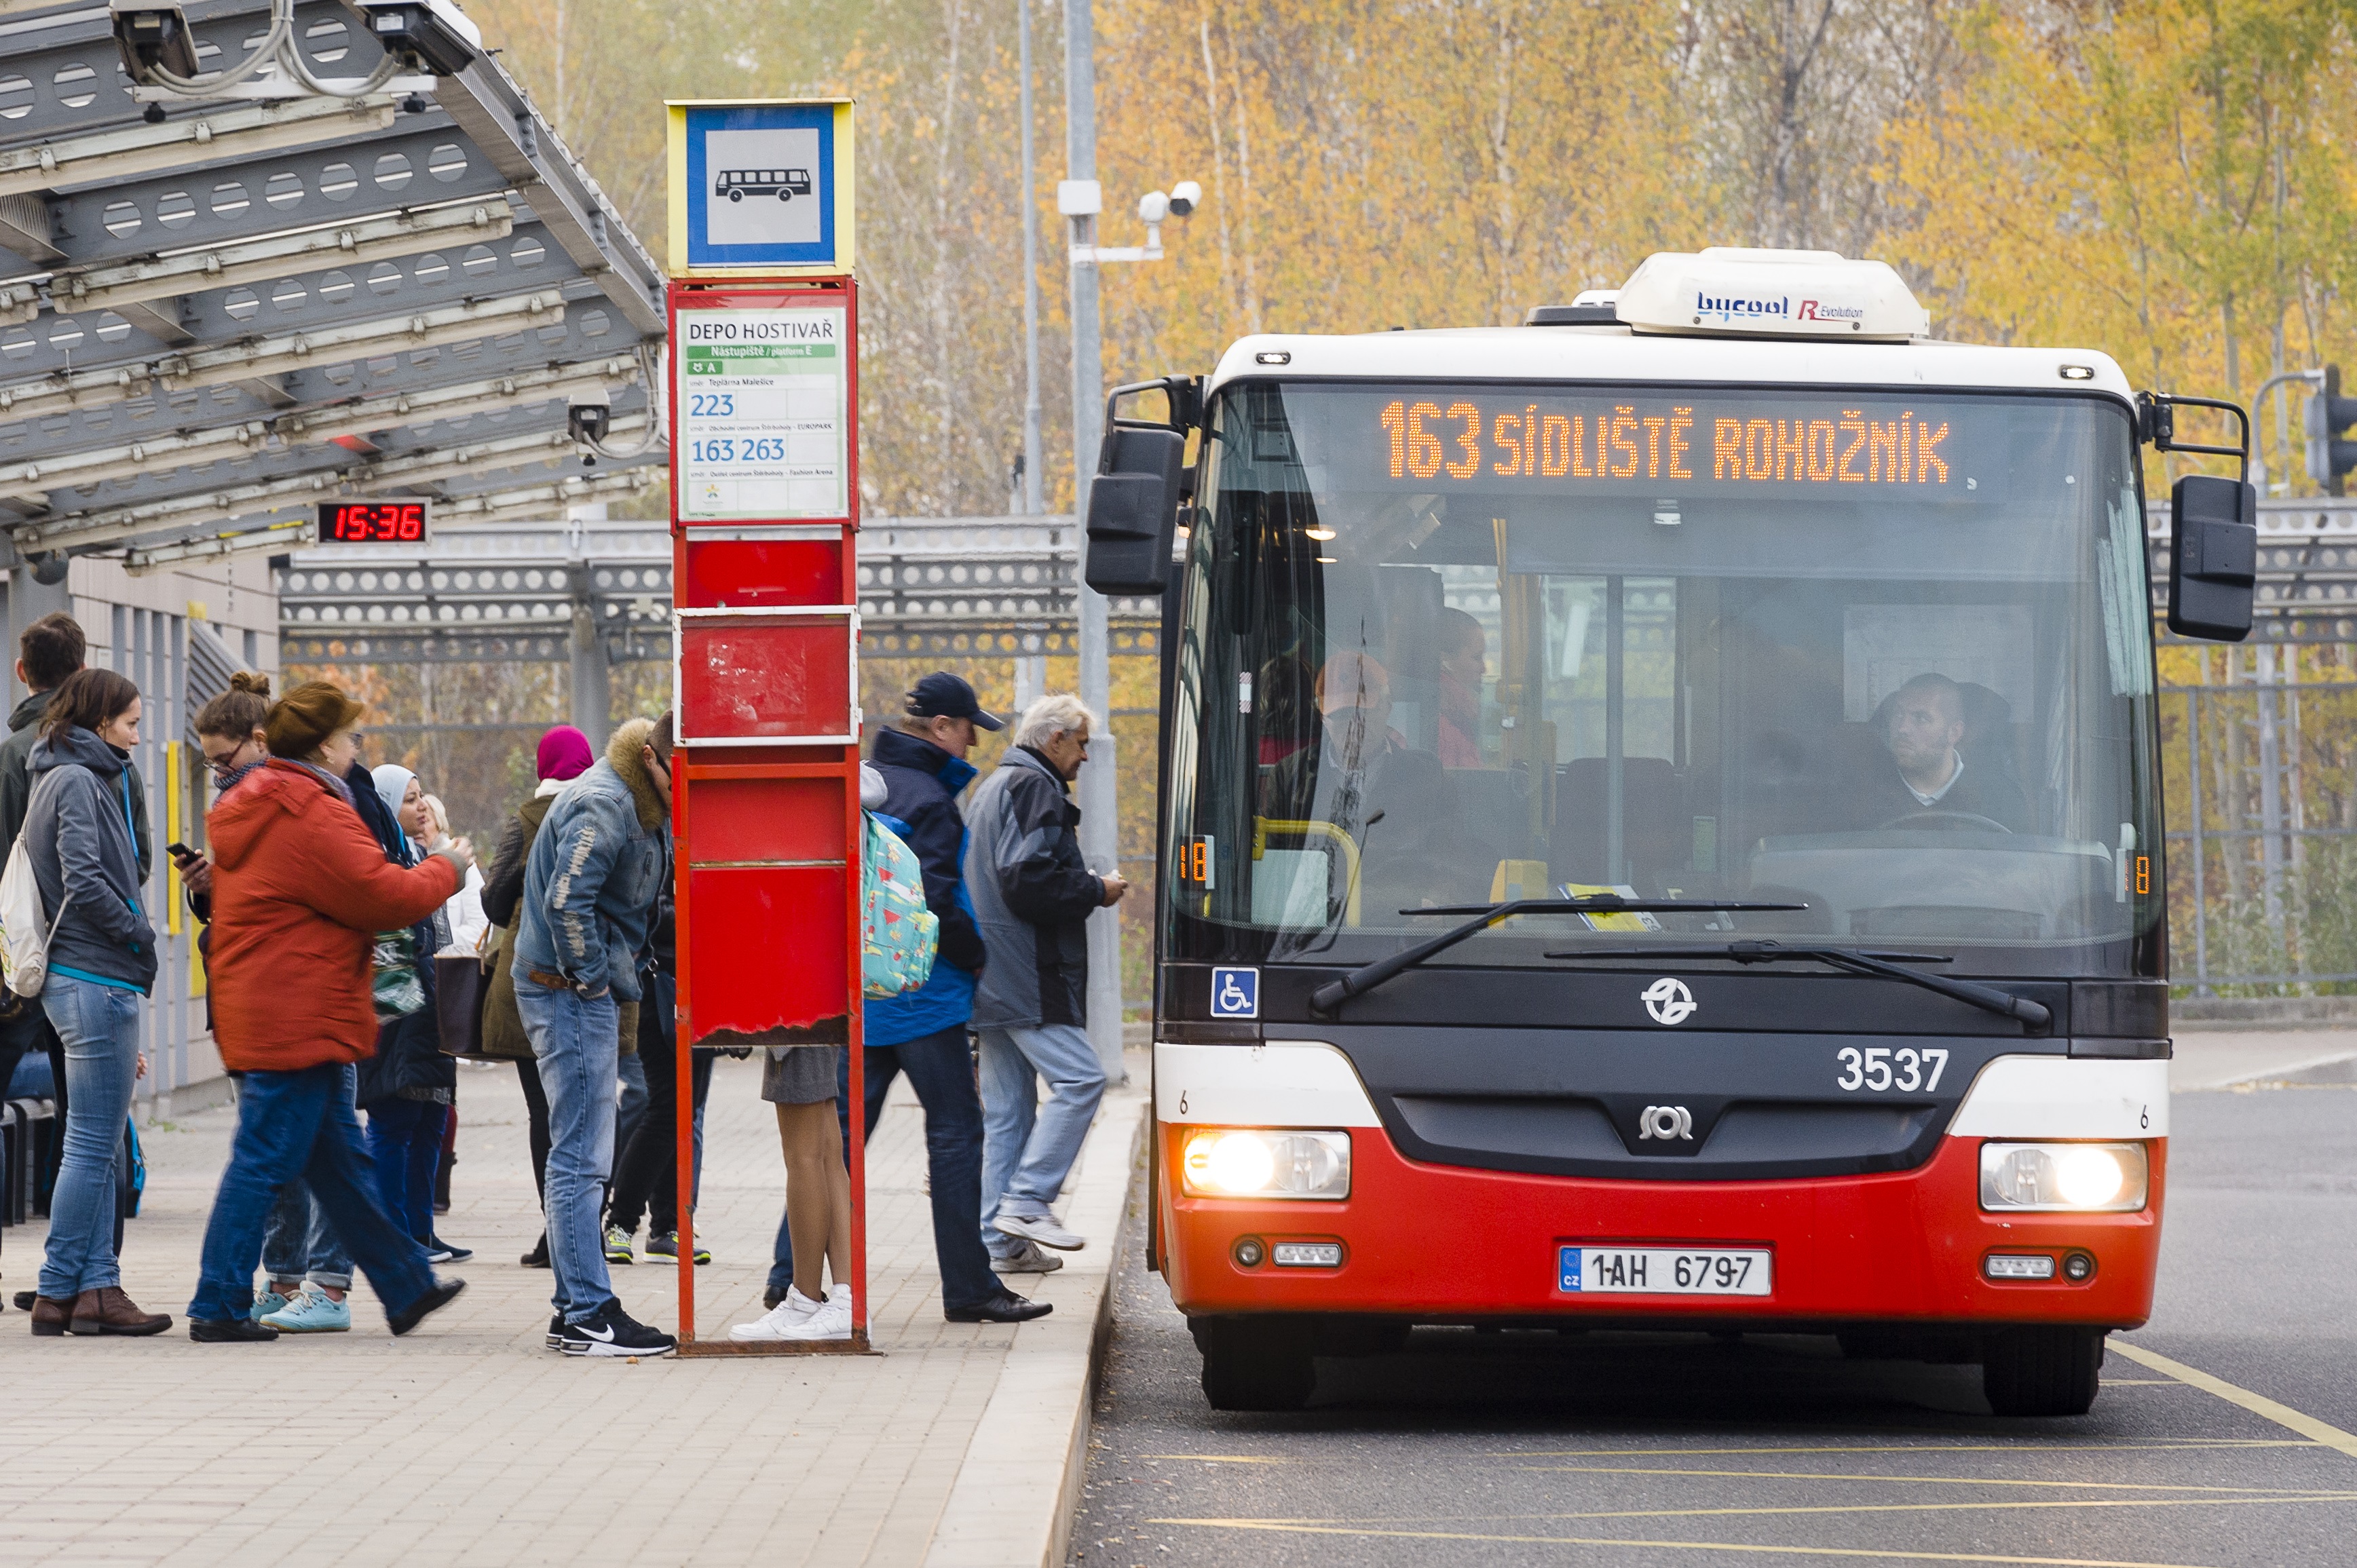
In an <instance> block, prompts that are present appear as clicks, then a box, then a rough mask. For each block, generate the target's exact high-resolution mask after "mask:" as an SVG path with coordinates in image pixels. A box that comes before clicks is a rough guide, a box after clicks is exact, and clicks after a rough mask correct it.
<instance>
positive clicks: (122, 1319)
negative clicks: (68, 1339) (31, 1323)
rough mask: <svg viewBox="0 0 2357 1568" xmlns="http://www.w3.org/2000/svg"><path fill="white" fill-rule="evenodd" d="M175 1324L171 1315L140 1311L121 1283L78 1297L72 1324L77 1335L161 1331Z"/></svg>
mask: <svg viewBox="0 0 2357 1568" xmlns="http://www.w3.org/2000/svg"><path fill="white" fill-rule="evenodd" d="M171 1326H172V1320H171V1318H170V1317H169V1316H167V1315H165V1314H163V1313H160V1312H142V1311H140V1310H139V1305H138V1304H137V1303H136V1302H135V1301H133V1300H132V1299H131V1298H130V1297H129V1296H127V1295H125V1294H123V1287H122V1286H120V1285H108V1286H106V1287H105V1288H104V1289H102V1290H86V1291H84V1292H82V1293H81V1294H80V1295H78V1296H76V1297H74V1304H73V1322H72V1323H71V1324H70V1325H69V1327H70V1330H71V1331H72V1332H73V1333H76V1334H132V1335H139V1334H161V1333H163V1332H164V1330H166V1329H167V1328H169V1327H171Z"/></svg>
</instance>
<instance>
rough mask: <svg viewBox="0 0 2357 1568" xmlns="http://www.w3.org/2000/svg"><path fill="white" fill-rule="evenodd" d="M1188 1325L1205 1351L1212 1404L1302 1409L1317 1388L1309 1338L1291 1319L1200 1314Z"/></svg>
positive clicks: (1205, 1394) (1232, 1407) (1205, 1385)
mask: <svg viewBox="0 0 2357 1568" xmlns="http://www.w3.org/2000/svg"><path fill="white" fill-rule="evenodd" d="M1188 1327H1189V1329H1190V1330H1192V1331H1193V1333H1194V1336H1195V1345H1196V1348H1198V1349H1200V1350H1201V1351H1202V1353H1203V1398H1204V1400H1205V1402H1208V1403H1209V1404H1210V1405H1211V1408H1212V1409H1213V1410H1234V1411H1249V1410H1261V1411H1268V1410H1299V1409H1300V1408H1301V1407H1302V1406H1304V1405H1306V1404H1308V1402H1309V1396H1310V1395H1311V1394H1313V1393H1315V1392H1317V1391H1318V1367H1317V1363H1316V1362H1315V1361H1314V1360H1312V1359H1311V1358H1310V1348H1309V1338H1308V1336H1307V1335H1304V1334H1301V1333H1298V1332H1296V1331H1295V1330H1294V1327H1293V1326H1292V1325H1291V1324H1287V1323H1282V1322H1278V1323H1270V1322H1265V1321H1257V1320H1254V1319H1253V1318H1247V1317H1212V1318H1201V1317H1199V1318H1194V1319H1191V1320H1189V1323H1188Z"/></svg>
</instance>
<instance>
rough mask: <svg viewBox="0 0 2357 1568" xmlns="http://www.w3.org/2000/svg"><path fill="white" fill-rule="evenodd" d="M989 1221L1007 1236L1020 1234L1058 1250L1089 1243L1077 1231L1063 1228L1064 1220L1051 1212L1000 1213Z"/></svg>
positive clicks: (1066, 1249) (1078, 1248)
mask: <svg viewBox="0 0 2357 1568" xmlns="http://www.w3.org/2000/svg"><path fill="white" fill-rule="evenodd" d="M990 1223H991V1225H992V1227H993V1228H994V1229H996V1230H1001V1231H1004V1232H1005V1233H1006V1234H1007V1235H1009V1236H1020V1237H1022V1238H1023V1239H1024V1240H1026V1241H1037V1242H1039V1245H1041V1246H1042V1247H1053V1248H1055V1249H1056V1251H1059V1252H1077V1251H1080V1250H1081V1249H1082V1248H1083V1247H1085V1246H1087V1245H1088V1244H1089V1243H1088V1241H1087V1240H1086V1238H1084V1237H1082V1235H1081V1234H1080V1233H1079V1232H1077V1231H1073V1230H1065V1229H1064V1222H1063V1221H1062V1220H1060V1219H1057V1218H1056V1217H1055V1216H1054V1215H1052V1214H1038V1215H1033V1214H1002V1215H1000V1216H999V1217H998V1218H997V1219H994V1220H992V1221H991V1222H990Z"/></svg>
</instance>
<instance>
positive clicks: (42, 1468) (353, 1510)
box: [0, 1058, 1146, 1568]
mask: <svg viewBox="0 0 2357 1568" xmlns="http://www.w3.org/2000/svg"><path fill="white" fill-rule="evenodd" d="M1133 1079H1134V1081H1135V1083H1136V1084H1138V1085H1141V1086H1142V1085H1143V1083H1144V1082H1145V1079H1146V1073H1145V1070H1144V1063H1143V1061H1142V1059H1141V1060H1140V1061H1139V1062H1138V1063H1137V1065H1136V1068H1135V1070H1134V1072H1133ZM758 1090H759V1064H758V1062H743V1063H739V1062H735V1061H731V1060H728V1059H726V1058H723V1059H722V1061H721V1062H720V1063H719V1068H718V1070H717V1072H716V1074H715V1080H714V1085H713V1094H712V1101H711V1106H710V1109H709V1111H708V1112H707V1122H706V1146H705V1182H704V1194H703V1200H702V1203H701V1205H700V1206H699V1208H698V1210H697V1219H698V1221H699V1224H698V1227H697V1229H698V1232H699V1240H703V1241H704V1242H705V1244H706V1245H707V1246H709V1247H710V1248H711V1249H712V1250H713V1251H714V1252H715V1254H716V1262H714V1263H713V1264H712V1265H710V1266H709V1267H707V1268H705V1270H703V1271H702V1273H699V1274H698V1276H697V1298H698V1319H699V1325H700V1327H701V1329H702V1332H703V1335H704V1336H705V1337H719V1336H723V1335H725V1334H726V1332H727V1326H728V1325H729V1324H730V1323H732V1322H739V1321H743V1320H746V1319H748V1318H750V1317H754V1316H759V1314H760V1312H761V1290H762V1285H763V1282H764V1277H765V1275H766V1274H767V1272H768V1266H769V1249H770V1239H771V1237H772V1235H773V1234H774V1233H775V1231H776V1229H777V1223H778V1212H779V1204H780V1194H781V1192H782V1189H783V1166H782V1163H781V1161H780V1156H779V1153H778V1146H777V1133H776V1122H775V1121H774V1119H773V1115H772V1112H771V1111H770V1107H769V1106H768V1105H766V1104H764V1103H762V1102H761V1101H760V1100H759V1093H758ZM458 1101H459V1133H458V1147H459V1161H458V1164H457V1168H456V1176H457V1180H456V1183H455V1196H456V1206H455V1208H453V1211H452V1212H451V1213H450V1214H448V1215H447V1216H446V1217H444V1218H443V1219H442V1220H441V1221H440V1224H441V1228H442V1233H443V1234H444V1235H445V1236H446V1237H447V1238H449V1239H450V1240H454V1241H457V1242H458V1243H460V1244H461V1245H465V1246H470V1247H473V1248H475V1249H476V1250H477V1256H476V1257H474V1258H473V1259H471V1260H469V1261H468V1262H465V1263H462V1264H458V1265H456V1266H454V1267H452V1268H450V1269H449V1270H448V1271H447V1272H448V1273H456V1274H458V1275H460V1276H462V1277H463V1278H465V1279H466V1281H467V1282H468V1292H467V1294H465V1295H464V1296H462V1297H460V1298H459V1300H458V1302H457V1304H456V1305H453V1306H451V1307H450V1308H448V1309H447V1310H446V1311H445V1312H443V1313H441V1314H440V1315H438V1316H436V1317H434V1318H432V1319H430V1320H428V1322H427V1323H426V1325H425V1326H424V1327H422V1328H420V1329H419V1330H418V1331H417V1332H416V1333H414V1334H413V1335H411V1336H410V1337H407V1338H405V1339H398V1340H396V1339H394V1338H393V1337H390V1336H389V1335H388V1334H386V1333H385V1331H384V1318H383V1314H382V1309H381V1308H380V1307H379V1305H378V1304H377V1303H376V1301H375V1299H374V1298H373V1296H372V1295H371V1294H370V1292H369V1291H368V1290H367V1288H366V1287H365V1285H363V1286H361V1288H359V1289H357V1290H356V1291H355V1292H354V1293H353V1306H354V1309H355V1310H354V1313H353V1319H354V1321H353V1330H352V1332H351V1333H350V1334H339V1335H325V1336H317V1337H295V1336H287V1337H281V1338H280V1339H278V1340H277V1341H276V1342H275V1343H274V1344H269V1345H251V1346H244V1345H226V1346H221V1345H196V1344H193V1343H191V1342H190V1341H189V1340H188V1337H187V1334H186V1330H185V1327H184V1326H182V1324H181V1323H179V1322H176V1323H175V1325H174V1328H173V1331H172V1333H170V1334H169V1335H167V1336H165V1337H159V1338H156V1339H146V1340H115V1339H86V1338H66V1339H55V1340H51V1339H39V1340H37V1339H34V1338H32V1337H31V1336H30V1334H29V1333H28V1332H27V1317H26V1316H25V1315H23V1314H20V1313H17V1312H16V1311H15V1310H13V1309H10V1310H8V1311H7V1312H5V1314H0V1409H5V1415H0V1563H5V1564H7V1565H8V1568H30V1565H31V1564H35V1563H68V1562H70V1563H73V1564H75V1565H76V1568H102V1565H110V1564H115V1563H136V1564H146V1563H171V1564H174V1565H175V1568H178V1565H181V1564H189V1565H195V1564H204V1563H247V1564H251V1563H276V1562H279V1561H282V1560H285V1561H292V1562H313V1561H317V1562H333V1563H338V1564H339V1565H340V1564H354V1565H358V1564H369V1563H401V1564H404V1568H411V1565H414V1564H419V1563H431V1564H434V1565H435V1568H442V1565H444V1564H454V1565H457V1564H478V1563H479V1564H485V1565H502V1568H503V1565H506V1564H526V1563H563V1564H582V1563H630V1564H633V1565H641V1564H643V1565H649V1568H654V1565H662V1564H673V1563H676V1564H690V1563H693V1564H695V1565H696V1568H719V1565H725V1564H735V1563H759V1564H761V1565H762V1568H789V1565H791V1564H797V1563H826V1564H837V1563H844V1564H847V1563H879V1564H917V1563H925V1562H927V1561H928V1554H929V1553H931V1554H932V1558H931V1560H932V1561H935V1562H939V1563H954V1564H957V1565H959V1568H979V1565H983V1564H990V1565H994V1568H995V1565H998V1564H1006V1565H1008V1568H1013V1565H1016V1564H1021V1565H1022V1568H1036V1565H1038V1564H1040V1563H1045V1562H1049V1561H1050V1560H1056V1561H1060V1555H1061V1543H1062V1540H1063V1534H1064V1529H1065V1523H1066V1516H1067V1513H1068V1505H1069V1500H1070V1495H1071V1487H1073V1486H1074V1485H1076V1484H1077V1483H1076V1480H1075V1478H1074V1477H1075V1476H1076V1471H1075V1470H1074V1468H1073V1465H1072V1460H1073V1455H1075V1454H1076V1453H1077V1451H1078V1449H1079V1447H1080V1445H1081V1444H1083V1443H1084V1441H1085V1431H1086V1424H1085V1423H1086V1420H1087V1411H1088V1387H1089V1375H1090V1369H1091V1364H1092V1354H1093V1349H1094V1335H1093V1332H1092V1331H1093V1329H1094V1327H1095V1326H1096V1325H1097V1324H1098V1323H1099V1322H1100V1321H1101V1319H1102V1316H1103V1310H1104V1297H1105V1283H1106V1277H1107V1269H1108V1267H1109V1265H1110V1264H1111V1262H1112V1261H1113V1254H1114V1249H1115V1244H1116V1238H1117V1236H1118V1234H1119V1230H1120V1216H1121V1213H1122V1210H1123V1206H1124V1203H1125V1200H1126V1197H1127V1194H1128V1189H1129V1184H1130V1176H1131V1172H1132V1169H1133V1165H1134V1151H1135V1136H1136V1132H1137V1128H1138V1125H1139V1122H1140V1118H1141V1114H1142V1112H1143V1108H1144V1103H1145V1101H1144V1092H1143V1090H1142V1088H1137V1089H1133V1090H1127V1091H1121V1090H1116V1091H1114V1092H1111V1093H1108V1095H1107V1096H1106V1099H1105V1107H1104V1110H1103V1112H1101V1114H1100V1116H1099V1120H1098V1122H1097V1126H1096V1129H1095V1131H1094V1132H1093V1133H1092V1136H1091V1138H1090V1141H1089V1144H1088V1148H1087V1151H1086V1152H1085V1154H1084V1155H1083V1156H1082V1162H1081V1165H1080V1166H1079V1168H1078V1169H1077V1171H1076V1172H1075V1174H1074V1176H1073V1181H1072V1185H1071V1188H1070V1190H1069V1191H1068V1193H1067V1197H1066V1215H1067V1219H1068V1220H1069V1221H1070V1222H1071V1223H1072V1224H1073V1225H1074V1227H1075V1228H1076V1229H1078V1230H1081V1231H1082V1233H1083V1234H1084V1235H1086V1236H1088V1237H1089V1238H1090V1242H1091V1245H1090V1247H1089V1248H1088V1250H1087V1251H1082V1252H1080V1253H1077V1254H1072V1255H1071V1262H1070V1264H1069V1266H1068V1267H1066V1268H1065V1269H1064V1270H1063V1271H1062V1272H1060V1273H1056V1274H1051V1275H1049V1276H1047V1277H1046V1279H1045V1280H1044V1281H1040V1280H1039V1277H1038V1276H1032V1275H1026V1276H1021V1277H1019V1278H1018V1279H1017V1281H1016V1282H1015V1283H1016V1286H1017V1289H1018V1290H1021V1291H1023V1292H1024V1294H1037V1295H1039V1296H1040V1297H1042V1298H1043V1299H1046V1300H1049V1301H1052V1302H1054V1303H1055V1304H1056V1311H1055V1313H1054V1315H1053V1316H1049V1317H1048V1318H1045V1319H1042V1320H1040V1321H1039V1322H1038V1323H1036V1324H1030V1325H1026V1326H1022V1327H1020V1328H1017V1327H1011V1326H963V1325H952V1324H947V1323H944V1322H943V1321H942V1316H941V1297H940V1281H939V1277H938V1275H937V1274H936V1273H935V1270H934V1262H933V1255H932V1235H931V1219H930V1214H929V1210H928V1207H927V1203H926V1199H925V1197H924V1193H923V1188H922V1185H921V1183H922V1177H923V1171H924V1152H923V1151H924V1144H923V1123H922V1120H921V1114H920V1112H919V1111H918V1110H917V1108H916V1106H915V1103H914V1101H913V1100H912V1099H910V1098H909V1094H908V1090H907V1086H906V1083H905V1080H904V1081H903V1083H901V1084H900V1085H899V1086H897V1087H896V1092H895V1099H894V1103H893V1106H892V1108H891V1109H889V1110H888V1111H887V1112H886V1113H885V1116H884V1120H883V1122H881V1124H880V1125H879V1126H878V1127H877V1133H876V1137H875V1139H874V1140H873V1141H872V1143H871V1144H869V1183H870V1186H869V1193H870V1208H869V1221H868V1223H869V1235H870V1238H871V1240H870V1248H871V1251H870V1256H869V1281H870V1285H869V1289H870V1292H871V1294H872V1295H873V1297H874V1300H873V1302H872V1303H871V1305H870V1308H869V1315H870V1317H871V1320H872V1322H873V1325H874V1335H875V1343H876V1346H877V1348H878V1349H879V1350H881V1351H882V1352H883V1354H882V1355H880V1356H866V1357H862V1356H841V1357H835V1356H802V1357H792V1358H774V1359H754V1360H748V1359H739V1358H718V1359H697V1360H679V1359H662V1360H653V1361H647V1362H643V1363H640V1364H635V1365H633V1364H630V1363H626V1362H623V1361H583V1360H573V1359H566V1358H564V1357H560V1356H558V1355H556V1354H555V1353H554V1352H552V1351H549V1350H547V1349H545V1348H543V1346H542V1343H541V1340H542V1336H543V1334H544V1331H545V1329H546V1326H547V1322H548V1314H549V1305H548V1293H549V1285H550V1280H549V1275H548V1274H547V1273H546V1272H545V1271H543V1270H527V1269H524V1268H522V1267H521V1266H519V1264H518V1262H517V1258H518V1255H519V1254H520V1253H522V1251H524V1250H525V1249H526V1248H527V1247H529V1246H530V1245H531V1244H532V1241H533V1238H534V1237H535V1236H536V1235H537V1234H538V1232H539V1229H540V1215H539V1209H538V1207H537V1205H536V1204H535V1202H534V1199H533V1191H532V1176H531V1165H530V1162H529V1160H528V1158H527V1156H526V1153H525V1145H524V1112H523V1100H522V1094H521V1093H520V1092H519V1090H517V1088H516V1079H515V1075H514V1072H513V1071H512V1069H507V1068H504V1067H502V1068H499V1069H472V1068H465V1069H461V1071H460V1074H459V1087H458ZM233 1117H234V1112H231V1111H228V1110H220V1111H210V1112H201V1113H199V1114H197V1115H193V1116H190V1117H188V1118H187V1119H185V1120H183V1121H180V1122H177V1123H164V1124H159V1125H157V1126H156V1127H154V1128H151V1129H147V1130H145V1133H144V1136H145V1141H146V1150H147V1161H148V1181H147V1192H146V1199H145V1212H144V1213H143V1214H142V1215H141V1217H140V1218H139V1219H135V1220H133V1221H131V1223H130V1229H129V1234H128V1237H127V1240H126V1241H125V1243H124V1254H125V1255H124V1287H125V1288H126V1289H127V1290H128V1291H129V1292H130V1293H131V1294H132V1295H133V1297H134V1298H135V1299H136V1300H137V1301H138V1302H139V1303H140V1304H141V1305H144V1306H145V1307H147V1308H148V1309H149V1310H151V1311H159V1312H169V1313H171V1314H172V1315H173V1316H174V1317H175V1318H176V1319H184V1315H185V1314H186V1312H187V1308H188V1296H189V1294H190V1293H191V1291H192V1289H193V1287H194V1284H195V1281H196V1257H197V1249H198V1243H199V1238H200V1236H201V1233H202V1230H203V1226H204V1220H205V1215H206V1212H207V1210H208V1209H209V1208H210V1203H211V1198H212V1192H213V1187H214V1184H215V1182H216V1180H217V1179H218V1177H219V1175H220V1171H221V1163H222V1160H223V1156H224V1155H225V1152H226V1150H227V1147H228V1143H229V1134H230V1132H231V1127H232V1125H233ZM40 1233H41V1232H40V1225H39V1222H38V1221H36V1222H35V1223H34V1224H32V1225H29V1226H25V1227H20V1228H16V1229H14V1230H8V1231H6V1232H5V1249H6V1250H5V1258H0V1268H5V1289H6V1290H7V1291H9V1292H11V1293H13V1292H15V1291H16V1290H20V1289H30V1288H31V1287H32V1284H33V1282H34V1275H35V1273H36V1271H37V1270H38V1258H39V1245H40ZM644 1240H645V1237H644V1236H643V1234H641V1236H640V1241H641V1243H643V1242H644ZM615 1278H616V1284H617V1288H618V1289H619V1292H620V1294H621V1296H622V1299H623V1301H624V1304H625V1305H627V1306H628V1307H629V1309H630V1311H631V1312H632V1313H633V1314H634V1315H636V1316H640V1317H641V1318H644V1319H646V1320H648V1321H650V1322H653V1323H657V1324H660V1325H662V1326H666V1327H670V1326H674V1325H675V1323H676V1319H677V1306H676V1302H677V1296H676V1291H677V1285H676V1283H675V1278H674V1275H673V1271H672V1269H671V1267H669V1266H668V1265H657V1264H650V1263H647V1262H640V1263H637V1264H635V1265H633V1266H631V1267H630V1268H618V1269H617V1270H615Z"/></svg>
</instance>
